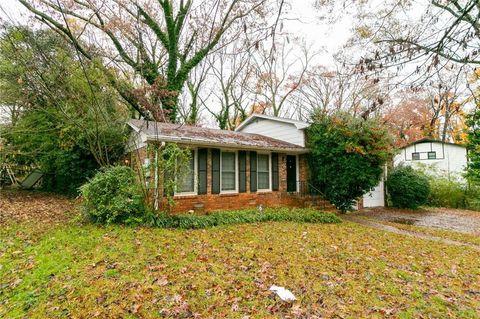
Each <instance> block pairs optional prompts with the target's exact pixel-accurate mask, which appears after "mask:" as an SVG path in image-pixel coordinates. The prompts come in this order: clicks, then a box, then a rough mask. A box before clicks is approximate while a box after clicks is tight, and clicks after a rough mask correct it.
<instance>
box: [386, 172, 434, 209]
mask: <svg viewBox="0 0 480 319" xmlns="http://www.w3.org/2000/svg"><path fill="white" fill-rule="evenodd" d="M386 185H387V190H388V194H389V196H390V200H391V201H392V204H393V206H394V207H401V208H412V209H416V208H418V207H419V206H421V205H423V204H425V203H426V202H427V199H428V195H429V194H430V183H429V182H428V178H427V177H426V176H425V175H423V174H421V173H419V172H417V171H415V170H414V169H413V168H411V167H410V166H399V167H397V168H395V169H394V170H393V171H392V172H391V173H390V174H389V176H388V179H387V182H386Z"/></svg>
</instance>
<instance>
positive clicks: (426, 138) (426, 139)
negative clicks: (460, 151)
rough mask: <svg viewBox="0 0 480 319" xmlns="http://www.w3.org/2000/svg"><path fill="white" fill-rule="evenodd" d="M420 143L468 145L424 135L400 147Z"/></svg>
mask: <svg viewBox="0 0 480 319" xmlns="http://www.w3.org/2000/svg"><path fill="white" fill-rule="evenodd" d="M420 143H441V144H449V145H455V146H460V147H465V148H466V147H467V146H466V145H464V144H458V143H452V142H447V141H445V142H444V141H442V140H438V139H434V138H431V137H422V138H421V139H418V140H416V141H414V142H411V143H408V144H407V145H405V146H402V147H401V148H400V149H402V148H407V147H409V146H411V145H414V144H420Z"/></svg>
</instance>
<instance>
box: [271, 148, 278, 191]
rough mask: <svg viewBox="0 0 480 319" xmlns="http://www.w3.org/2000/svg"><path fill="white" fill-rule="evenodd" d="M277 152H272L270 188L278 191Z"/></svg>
mask: <svg viewBox="0 0 480 319" xmlns="http://www.w3.org/2000/svg"><path fill="white" fill-rule="evenodd" d="M278 180H279V176H278V153H272V190H274V191H278Z"/></svg>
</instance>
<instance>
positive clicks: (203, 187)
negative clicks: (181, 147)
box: [197, 148, 208, 194]
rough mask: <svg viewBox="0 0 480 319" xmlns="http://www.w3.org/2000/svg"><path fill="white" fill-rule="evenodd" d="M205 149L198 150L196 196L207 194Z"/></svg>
mask: <svg viewBox="0 0 480 319" xmlns="http://www.w3.org/2000/svg"><path fill="white" fill-rule="evenodd" d="M207 154H208V153H207V149H206V148H200V149H199V150H198V164H197V165H198V194H206V193H207V158H208V156H207Z"/></svg>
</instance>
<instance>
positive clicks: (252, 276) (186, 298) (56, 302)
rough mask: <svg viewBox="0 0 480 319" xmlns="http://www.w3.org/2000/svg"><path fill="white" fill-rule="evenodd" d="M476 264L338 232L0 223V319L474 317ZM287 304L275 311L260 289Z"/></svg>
mask: <svg viewBox="0 0 480 319" xmlns="http://www.w3.org/2000/svg"><path fill="white" fill-rule="evenodd" d="M479 261H480V254H479V252H477V251H475V250H472V249H470V248H465V247H456V246H449V245H446V244H441V243H438V242H433V241H427V240H420V239H415V238H411V237H404V236H401V235H396V234H390V233H385V232H382V231H378V230H374V229H370V228H366V227H364V226H360V225H356V224H352V223H348V222H344V223H342V224H335V225H321V224H296V223H289V222H278V223H274V222H269V223H262V224H249V225H233V226H222V227H216V228H211V229H207V230H189V231H186V230H164V229H150V228H137V229H135V228H126V227H121V226H110V227H100V226H96V225H91V224H81V223H79V222H75V221H70V222H62V223H56V224H55V223H51V222H45V223H42V221H38V222H34V221H31V220H30V221H22V222H17V223H5V224H4V225H2V228H1V230H0V318H61V317H72V318H92V317H98V318H158V317H167V318H189V317H194V316H196V317H197V318H222V317H227V318H269V317H272V318H276V317H287V318H324V317H327V318H329V317H335V318H359V317H365V318H383V317H392V316H393V317H395V318H419V317H425V318H448V317H451V318H480V315H479V312H480V267H479ZM272 284H275V285H279V286H285V287H286V288H288V289H290V290H291V291H292V292H293V293H294V294H295V295H296V297H297V298H298V301H297V302H295V303H293V304H292V305H286V304H283V303H282V302H281V301H279V300H278V299H276V298H275V297H274V295H272V294H271V293H270V292H269V290H268V288H269V287H270V286H271V285H272Z"/></svg>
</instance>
